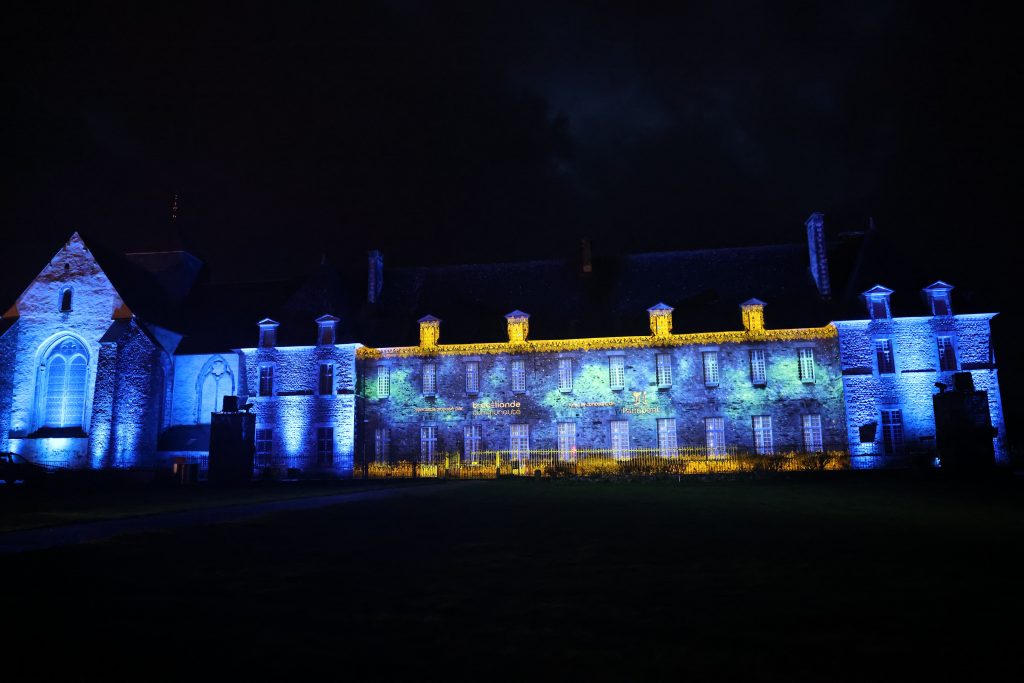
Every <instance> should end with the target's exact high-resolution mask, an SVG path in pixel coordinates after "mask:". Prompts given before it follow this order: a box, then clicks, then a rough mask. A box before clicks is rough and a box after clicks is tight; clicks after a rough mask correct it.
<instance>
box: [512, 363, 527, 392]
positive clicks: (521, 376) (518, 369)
mask: <svg viewBox="0 0 1024 683" xmlns="http://www.w3.org/2000/svg"><path fill="white" fill-rule="evenodd" d="M512 391H513V392H515V393H517V394H521V393H523V392H524V391H526V361H524V360H523V359H522V358H513V359H512Z"/></svg>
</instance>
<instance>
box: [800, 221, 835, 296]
mask: <svg viewBox="0 0 1024 683" xmlns="http://www.w3.org/2000/svg"><path fill="white" fill-rule="evenodd" d="M806 225H807V251H808V254H809V255H810V260H811V277H813V278H814V284H815V285H817V286H818V294H820V295H821V298H822V299H829V298H831V297H832V285H831V284H830V283H829V279H828V248H827V247H826V246H825V214H823V213H820V212H818V211H815V212H814V213H812V214H811V217H810V218H808V219H807V223H806Z"/></svg>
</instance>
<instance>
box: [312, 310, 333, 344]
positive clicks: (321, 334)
mask: <svg viewBox="0 0 1024 683" xmlns="http://www.w3.org/2000/svg"><path fill="white" fill-rule="evenodd" d="M337 325H338V318H335V317H334V316H333V315H322V316H320V317H319V318H317V319H316V326H317V333H316V343H317V345H318V346H334V339H335V328H336V327H337Z"/></svg>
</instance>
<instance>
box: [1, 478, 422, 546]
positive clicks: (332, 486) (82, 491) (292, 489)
mask: <svg viewBox="0 0 1024 683" xmlns="http://www.w3.org/2000/svg"><path fill="white" fill-rule="evenodd" d="M408 483H410V482H405V481H402V480H390V481H375V482H369V481H367V482H364V481H344V480H324V481H266V482H262V481H261V482H253V483H251V484H249V485H246V486H224V487H217V486H212V485H209V484H206V483H203V484H198V485H187V486H181V485H175V484H166V485H157V484H137V483H136V484H132V483H130V482H121V483H115V484H114V485H111V483H110V482H107V481H103V480H99V481H92V480H90V479H88V478H85V479H83V480H78V479H71V480H69V481H67V482H61V483H60V484H59V485H53V484H50V485H46V486H42V487H39V486H35V485H32V484H29V485H25V484H18V485H15V486H9V485H8V486H4V487H0V533H3V532H5V531H18V530H22V529H35V528H38V527H46V526H55V525H59V524H77V523H82V522H92V521H96V520H102V519H118V518H122V517H138V516H142V515H155V514H161V513H167V512H180V511H183V510H197V509H202V508H209V507H218V506H223V505H245V504H248V503H263V502H268V501H273V500H288V499H292V498H308V497H313V496H330V495H336V494H344V493H348V492H351V491H366V490H370V489H373V488H379V487H384V486H387V487H389V488H390V487H394V486H403V485H407V484H408Z"/></svg>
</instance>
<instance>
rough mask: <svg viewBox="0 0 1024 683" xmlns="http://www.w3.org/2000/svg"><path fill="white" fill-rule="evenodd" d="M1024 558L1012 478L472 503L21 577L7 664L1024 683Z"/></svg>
mask: <svg viewBox="0 0 1024 683" xmlns="http://www.w3.org/2000/svg"><path fill="white" fill-rule="evenodd" d="M1022 541H1024V482H1021V481H1020V480H1018V479H1016V478H1013V477H1009V476H1008V477H1005V478H1001V479H999V480H996V481H988V482H975V483H967V484H958V483H952V482H948V481H944V480H942V479H940V478H937V477H930V476H929V477H925V476H921V475H914V474H910V473H881V474H879V473H834V474H829V475H827V476H826V475H820V474H819V475H810V476H791V477H778V478H767V479H733V480H729V479H713V480H707V481H704V480H701V479H697V478H689V479H684V480H683V481H682V482H681V483H677V482H674V481H673V482H645V483H599V482H559V481H532V480H525V481H509V482H473V483H469V484H464V485H459V484H453V485H452V486H451V488H450V489H448V490H444V491H442V492H440V493H438V494H436V495H433V496H430V497H423V498H410V499H399V500H386V501H372V502H364V503H353V504H350V505H347V506H344V507H339V508H327V509H321V510H315V511H305V512H293V513H282V514H278V515H275V516H271V517H265V518H262V519H260V520H257V521H252V522H248V523H239V524H231V525H223V526H218V527H208V528H203V529H195V530H190V531H186V532H174V533H166V534H152V535H147V536H137V537H124V538H121V539H118V540H115V541H112V542H107V543H102V544H96V545H93V546H86V547H76V548H67V549H63V550H58V551H48V552H41V553H36V554H30V555H22V556H11V557H5V558H3V559H2V565H0V566H2V571H0V573H2V576H3V579H4V580H3V584H4V586H5V587H6V589H7V591H8V592H7V595H6V596H5V599H4V606H3V615H2V618H3V623H4V630H5V632H7V635H5V637H4V638H3V640H4V642H5V647H4V650H5V651H6V652H7V653H8V654H9V653H11V652H15V651H19V649H20V648H22V647H25V646H26V645H27V646H29V647H33V648H36V649H42V648H53V650H54V652H56V653H59V654H57V655H55V656H53V657H45V658H43V659H42V660H35V661H39V662H41V666H42V668H35V669H34V670H35V672H36V673H42V672H43V671H44V670H45V669H46V667H47V666H50V665H59V666H70V667H73V668H77V669H78V671H79V672H81V673H85V672H86V671H93V672H108V673H121V674H125V673H127V674H128V675H131V676H133V677H134V676H139V677H150V676H152V675H158V676H186V675H187V676H190V677H194V676H198V675H199V674H200V673H202V672H203V671H209V668H208V665H201V664H200V663H199V659H198V658H199V657H204V658H205V657H210V656H214V657H217V658H219V659H220V664H219V665H218V668H226V669H227V670H229V671H235V672H236V673H240V672H243V671H245V672H250V673H251V672H256V673H258V674H263V675H265V676H266V675H271V674H274V675H279V676H282V677H284V678H293V677H297V676H301V675H302V674H303V673H306V672H309V671H312V670H313V669H317V668H327V669H328V670H330V671H333V672H334V675H333V676H332V678H351V677H353V675H354V672H356V671H359V670H362V669H363V668H365V667H372V668H373V669H375V673H376V676H375V677H391V676H402V675H406V676H407V677H411V678H413V679H416V678H426V677H428V676H429V677H431V678H433V677H439V676H446V677H449V678H468V677H476V678H481V677H483V678H506V677H517V678H519V677H534V678H572V679H579V678H600V679H637V678H651V677H658V678H666V677H672V678H678V677H683V676H687V675H690V674H693V675H695V676H696V678H695V680H696V679H720V678H723V677H730V678H741V677H742V678H744V679H746V680H764V679H780V680H787V679H793V678H797V679H803V680H815V681H824V680H878V679H879V678H883V679H884V678H897V677H899V676H898V675H897V671H898V670H910V671H914V672H915V673H916V675H915V676H913V677H914V678H917V677H918V676H920V675H921V674H923V673H925V672H938V673H950V672H951V671H952V667H953V666H955V665H958V664H963V663H971V664H972V665H974V666H977V667H993V668H998V667H1000V666H1001V665H1006V666H1009V667H1011V668H1010V671H1013V670H1018V671H1019V666H1020V658H1019V655H1018V651H1017V648H1018V646H1019V644H1020V643H1019V623H1020V617H1021V607H1022V603H1024V600H1022V598H1021V590H1020V589H1021V586H1020V580H1019V579H1020V565H1019V563H1018V552H1017V549H1018V548H1019V547H1020V545H1021V542H1022ZM16 659H19V660H20V659H22V657H21V656H19V657H16ZM29 661H33V660H31V659H30V660H29ZM894 667H895V668H894ZM976 673H978V674H979V675H980V672H976ZM410 674H411V676H410ZM747 674H749V675H747ZM1014 676H1015V675H1014ZM903 680H906V678H903Z"/></svg>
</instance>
